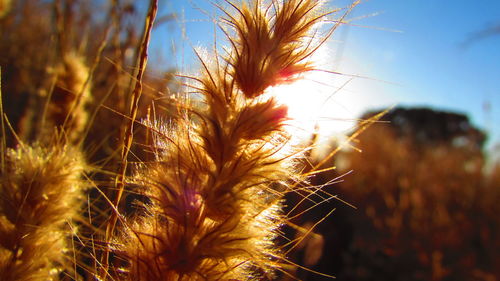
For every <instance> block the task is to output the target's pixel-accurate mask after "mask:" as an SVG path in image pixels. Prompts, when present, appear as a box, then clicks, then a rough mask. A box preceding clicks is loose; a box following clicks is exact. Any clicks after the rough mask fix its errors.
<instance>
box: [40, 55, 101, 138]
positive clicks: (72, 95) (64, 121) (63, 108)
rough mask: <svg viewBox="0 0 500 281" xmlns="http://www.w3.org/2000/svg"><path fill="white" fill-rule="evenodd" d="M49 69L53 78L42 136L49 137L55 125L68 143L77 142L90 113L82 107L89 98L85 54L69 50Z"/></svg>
mask: <svg viewBox="0 0 500 281" xmlns="http://www.w3.org/2000/svg"><path fill="white" fill-rule="evenodd" d="M51 72H52V75H53V77H54V78H55V79H56V81H55V87H54V89H53V91H52V93H50V94H49V97H50V100H49V102H48V108H47V109H46V115H45V118H46V120H45V121H46V122H47V124H45V126H44V128H45V129H46V131H45V132H44V134H43V135H44V136H45V137H47V135H48V137H52V136H51V134H52V132H53V130H54V127H57V128H59V129H64V132H65V134H66V137H67V138H68V140H69V141H70V142H72V143H77V142H78V141H80V140H81V138H82V132H83V130H84V128H85V125H86V123H87V120H88V115H89V114H88V111H87V110H86V108H85V107H86V105H87V104H88V103H89V102H90V99H91V97H90V82H89V81H88V77H89V68H88V67H87V65H86V64H85V61H84V57H82V56H80V55H77V54H75V53H68V54H66V55H64V56H63V58H62V60H61V62H60V63H59V64H58V65H56V67H55V68H54V69H52V70H51Z"/></svg>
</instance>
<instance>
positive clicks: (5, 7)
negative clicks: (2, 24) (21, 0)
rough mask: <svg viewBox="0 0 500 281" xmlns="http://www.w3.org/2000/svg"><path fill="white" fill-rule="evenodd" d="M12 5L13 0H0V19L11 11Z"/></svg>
mask: <svg viewBox="0 0 500 281" xmlns="http://www.w3.org/2000/svg"><path fill="white" fill-rule="evenodd" d="M11 5H12V3H11V0H0V19H1V18H3V17H4V16H5V15H6V14H7V13H8V12H9V11H10V8H11Z"/></svg>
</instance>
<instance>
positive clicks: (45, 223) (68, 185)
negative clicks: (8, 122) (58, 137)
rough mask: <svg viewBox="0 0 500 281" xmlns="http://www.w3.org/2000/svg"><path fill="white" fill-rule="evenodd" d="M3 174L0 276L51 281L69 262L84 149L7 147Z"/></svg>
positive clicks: (81, 186) (0, 201)
mask: <svg viewBox="0 0 500 281" xmlns="http://www.w3.org/2000/svg"><path fill="white" fill-rule="evenodd" d="M4 157H5V159H6V162H5V167H4V169H3V171H2V174H1V187H0V188H1V194H2V197H1V198H0V221H1V223H0V225H1V227H0V252H1V253H2V255H0V256H1V258H0V279H1V280H6V281H8V280H48V279H51V278H55V277H56V276H57V274H58V273H59V272H60V271H61V270H63V269H65V268H66V266H67V265H68V264H67V263H68V262H67V260H66V259H65V255H66V254H67V253H68V252H69V251H70V249H69V245H68V244H67V241H68V239H67V237H68V235H67V233H68V232H69V229H68V228H67V226H66V224H67V223H71V221H72V220H74V219H76V218H77V217H78V212H79V208H78V206H80V202H81V199H82V198H81V197H82V190H83V187H84V183H83V182H82V180H81V175H82V172H83V164H82V160H81V156H80V153H79V152H78V151H75V150H73V149H71V148H69V147H66V146H59V145H54V146H53V147H50V148H42V147H40V146H37V145H35V146H33V147H29V146H22V147H19V148H17V149H15V150H14V149H10V150H8V151H7V155H5V156H4Z"/></svg>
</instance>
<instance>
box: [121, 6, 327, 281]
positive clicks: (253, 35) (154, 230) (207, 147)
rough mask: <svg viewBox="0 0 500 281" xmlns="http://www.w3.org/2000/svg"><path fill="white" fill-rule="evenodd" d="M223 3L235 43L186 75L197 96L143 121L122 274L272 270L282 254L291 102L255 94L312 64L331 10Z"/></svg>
mask: <svg viewBox="0 0 500 281" xmlns="http://www.w3.org/2000/svg"><path fill="white" fill-rule="evenodd" d="M228 4H229V6H230V7H229V8H228V9H232V10H224V12H225V14H226V18H225V19H224V22H225V23H226V24H227V25H226V26H227V27H228V28H227V29H225V32H226V34H227V35H228V39H229V40H230V41H231V43H232V47H233V49H232V50H231V51H229V55H228V56H218V55H217V56H216V58H215V61H207V60H203V59H201V63H202V66H203V71H202V74H201V75H200V76H199V77H190V78H191V79H192V80H193V81H194V83H193V85H192V87H193V88H194V89H195V91H197V92H198V93H200V94H201V95H202V96H203V106H199V107H193V106H190V105H188V104H184V103H182V104H180V105H179V108H184V109H185V110H180V111H181V112H180V114H179V116H178V118H177V119H174V121H172V122H170V123H168V124H164V123H162V122H157V121H156V122H153V121H151V120H149V121H147V122H145V125H146V126H148V127H149V128H150V131H151V132H152V134H153V135H154V137H155V145H154V147H153V149H154V151H155V155H156V159H155V160H154V161H152V162H148V163H143V164H142V165H140V166H139V167H138V168H137V169H136V175H135V176H134V178H133V183H134V185H135V190H134V191H135V192H137V193H139V194H141V195H143V196H145V197H147V198H149V201H148V202H147V203H139V204H140V205H142V210H144V212H143V214H142V215H140V216H138V217H136V218H134V219H132V220H130V221H128V222H127V223H125V229H124V231H123V233H122V236H120V237H116V239H115V242H116V244H115V245H117V246H116V248H115V253H116V254H117V255H118V256H119V257H121V259H120V260H122V259H123V260H124V261H127V262H126V265H124V266H122V267H120V268H119V269H118V270H116V272H120V274H119V278H120V279H123V280H250V279H254V278H264V279H273V277H274V271H275V270H280V268H281V266H282V265H283V264H284V263H286V259H285V257H284V256H283V253H281V252H280V250H279V247H278V246H276V245H275V244H274V243H275V241H274V238H276V236H277V235H278V228H279V227H280V226H281V225H282V224H283V223H284V222H285V218H284V217H283V215H282V213H281V207H282V200H283V196H284V194H285V193H286V192H288V191H290V187H289V186H288V184H289V180H290V179H291V178H294V177H296V178H298V177H299V176H298V175H296V172H295V170H294V166H295V165H296V162H297V161H296V159H295V158H296V157H294V156H292V155H293V154H292V153H289V154H287V155H286V156H283V153H282V152H281V151H282V150H283V147H284V146H286V145H287V141H288V140H289V138H290V136H288V135H287V133H286V132H285V131H284V129H283V127H284V121H285V120H287V118H288V117H287V108H286V106H284V105H280V104H278V103H277V102H276V100H275V99H273V98H272V97H265V95H262V94H263V93H264V91H265V90H266V88H268V87H269V86H273V85H276V84H279V83H283V82H286V81H287V79H289V78H290V77H292V76H294V75H296V74H298V73H301V72H303V71H308V70H310V69H312V67H313V66H312V65H311V64H310V63H308V62H307V58H308V57H309V55H311V54H312V53H313V51H314V48H316V47H318V46H317V45H314V44H313V43H312V41H313V39H314V38H313V37H314V36H313V35H314V32H315V31H316V25H317V24H319V23H321V22H322V21H324V20H325V16H326V15H327V14H325V13H321V11H320V10H319V1H313V0H300V1H299V0H291V1H283V2H281V1H273V2H272V3H267V4H264V2H263V1H252V2H251V3H248V2H243V3H242V4H241V7H238V6H237V4H236V3H235V2H230V1H228ZM233 10H234V11H233ZM233 35H234V36H235V37H233Z"/></svg>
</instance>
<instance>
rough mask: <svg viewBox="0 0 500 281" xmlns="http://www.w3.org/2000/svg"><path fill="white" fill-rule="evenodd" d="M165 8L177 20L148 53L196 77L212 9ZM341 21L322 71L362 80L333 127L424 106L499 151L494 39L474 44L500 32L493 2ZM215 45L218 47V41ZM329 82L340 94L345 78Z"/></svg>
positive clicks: (365, 10) (376, 10)
mask: <svg viewBox="0 0 500 281" xmlns="http://www.w3.org/2000/svg"><path fill="white" fill-rule="evenodd" d="M348 3H349V2H348V1H345V0H342V1H329V2H328V3H327V5H328V6H329V7H335V6H337V7H345V6H346V5H347V4H348ZM166 6H167V7H165V11H175V12H176V13H177V15H178V16H177V20H176V22H175V23H172V24H171V25H170V26H169V27H162V28H163V29H162V30H159V31H157V32H158V33H160V32H161V33H163V34H169V35H168V36H165V35H162V36H160V38H161V40H158V37H157V39H156V41H155V42H154V43H153V49H154V50H156V52H158V53H160V52H164V51H165V49H168V50H169V51H171V50H172V46H175V54H174V56H173V57H175V58H176V59H175V60H174V61H171V60H170V61H169V60H168V59H164V60H165V61H167V63H168V64H171V65H173V66H175V67H177V68H178V69H180V70H183V71H195V69H196V66H195V65H196V59H195V58H194V56H193V52H192V47H193V46H194V47H199V46H204V47H206V48H208V49H209V48H210V47H211V44H212V43H213V39H214V32H215V30H216V28H215V27H214V24H213V22H212V21H211V20H210V15H212V16H213V15H214V14H215V13H216V11H217V9H216V8H215V7H213V5H211V4H210V3H209V1H207V0H193V1H169V3H167V4H166ZM348 19H353V21H352V22H351V24H350V25H347V26H343V27H342V28H340V29H338V30H337V32H336V33H335V34H334V35H333V38H332V40H331V41H330V42H329V43H328V45H327V46H328V47H327V56H326V57H327V58H328V59H327V62H326V64H325V68H328V69H330V70H337V71H340V72H342V73H346V74H356V75H362V76H366V77H369V79H361V78H359V79H354V80H353V81H350V82H349V83H348V85H347V86H345V90H346V91H345V92H344V93H337V94H336V95H338V101H337V102H336V106H335V105H334V106H332V107H331V108H330V109H327V110H329V111H332V112H333V111H338V112H342V111H345V112H348V113H349V114H340V113H339V115H338V119H342V118H346V119H348V118H354V117H355V116H354V115H358V114H360V113H361V112H363V111H364V110H367V109H373V108H383V107H388V106H391V105H395V104H397V105H404V106H431V107H433V108H436V109H444V110H450V111H458V112H461V113H465V114H467V115H468V116H469V117H470V118H471V120H472V122H473V124H475V125H476V126H478V127H480V128H483V129H485V130H488V131H489V134H490V142H489V144H488V146H489V147H493V145H494V144H495V143H500V34H498V35H496V36H489V37H484V38H475V37H474V36H475V34H477V33H478V32H480V31H481V30H485V29H487V28H489V27H491V26H495V25H496V26H500V1H496V0H489V1H487V0H477V1H451V0H448V1H437V0H399V1H396V0H371V1H362V2H361V3H360V4H359V5H358V6H357V7H356V8H355V9H354V10H353V12H352V13H351V14H350V15H349V16H348ZM219 35H220V34H219ZM470 38H475V39H473V40H470V41H468V39H470ZM220 40H221V41H220V43H221V44H223V43H224V42H223V38H222V36H220ZM465 42H468V44H464V43H465ZM160 49H161V50H160ZM163 57H167V56H165V55H163ZM330 79H331V81H329V82H328V83H330V84H332V85H336V86H338V87H339V86H340V85H343V84H344V82H346V79H348V78H346V77H330ZM335 98H337V97H335ZM331 118H332V119H334V120H337V119H336V118H337V117H335V116H333V117H331ZM339 122H341V121H339Z"/></svg>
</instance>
